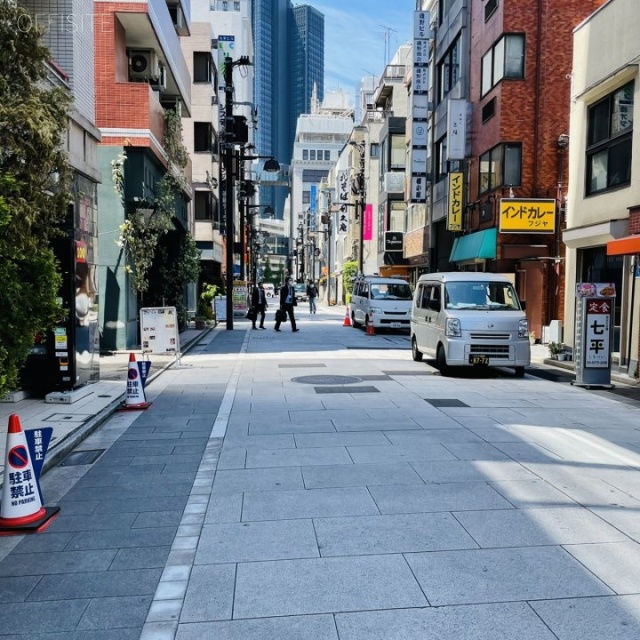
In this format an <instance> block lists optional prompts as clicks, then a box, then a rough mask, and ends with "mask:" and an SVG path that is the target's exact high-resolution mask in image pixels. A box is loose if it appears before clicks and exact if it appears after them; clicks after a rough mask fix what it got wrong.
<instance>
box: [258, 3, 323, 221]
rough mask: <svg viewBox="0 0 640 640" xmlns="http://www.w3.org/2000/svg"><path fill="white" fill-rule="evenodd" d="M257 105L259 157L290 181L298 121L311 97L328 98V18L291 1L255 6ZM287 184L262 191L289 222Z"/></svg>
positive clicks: (262, 196) (264, 201) (266, 200)
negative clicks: (270, 159) (276, 165)
mask: <svg viewBox="0 0 640 640" xmlns="http://www.w3.org/2000/svg"><path fill="white" fill-rule="evenodd" d="M252 23H253V36H254V46H255V52H256V55H255V62H254V73H255V92H254V97H255V104H256V107H257V110H258V117H259V120H260V124H259V127H258V130H257V132H256V150H257V152H258V154H259V155H263V156H272V157H275V158H276V159H277V160H278V162H279V163H280V165H281V166H282V167H283V172H284V174H285V175H286V174H287V172H288V165H289V164H290V162H291V158H292V153H293V142H294V139H295V130H296V122H297V118H298V116H299V115H300V114H301V113H304V112H305V111H309V110H310V109H309V107H310V102H311V95H312V93H313V91H314V87H315V91H316V95H317V96H318V98H319V99H320V100H322V97H323V92H324V89H323V88H324V84H323V82H324V80H323V79H324V17H323V15H322V14H321V13H319V12H318V11H316V10H315V9H313V8H312V7H310V6H307V5H301V6H297V7H295V8H294V7H293V5H292V3H291V0H253V8H252ZM283 186H285V182H284V181H283V180H282V181H280V184H274V185H266V184H263V185H262V186H261V187H260V203H261V204H264V205H269V206H271V207H272V208H273V209H274V212H275V215H276V217H277V218H280V219H282V218H284V211H285V202H286V200H287V192H286V189H284V188H282V187H283Z"/></svg>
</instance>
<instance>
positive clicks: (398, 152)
mask: <svg viewBox="0 0 640 640" xmlns="http://www.w3.org/2000/svg"><path fill="white" fill-rule="evenodd" d="M406 158H407V146H406V142H405V137H404V136H391V168H392V169H404V166H405V163H406Z"/></svg>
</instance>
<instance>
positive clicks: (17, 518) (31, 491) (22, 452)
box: [0, 413, 60, 536]
mask: <svg viewBox="0 0 640 640" xmlns="http://www.w3.org/2000/svg"><path fill="white" fill-rule="evenodd" d="M6 451H7V462H6V465H5V468H4V484H3V485H2V505H0V536H10V535H24V534H25V533H36V532H38V531H44V530H45V529H46V528H47V527H48V526H49V525H50V524H51V521H52V520H53V518H54V517H55V516H56V515H57V514H58V511H60V507H47V508H45V507H43V506H42V500H41V498H40V489H39V486H38V478H37V477H36V472H35V470H34V468H33V463H32V461H31V456H30V455H29V448H28V446H27V438H26V436H25V433H24V431H23V430H22V427H21V426H20V418H18V416H17V415H16V414H15V413H14V414H12V415H10V416H9V428H8V429H7V449H6Z"/></svg>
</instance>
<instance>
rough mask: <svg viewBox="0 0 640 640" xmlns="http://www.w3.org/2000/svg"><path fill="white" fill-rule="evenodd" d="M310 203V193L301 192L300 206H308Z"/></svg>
mask: <svg viewBox="0 0 640 640" xmlns="http://www.w3.org/2000/svg"><path fill="white" fill-rule="evenodd" d="M310 203H311V191H303V192H302V204H310Z"/></svg>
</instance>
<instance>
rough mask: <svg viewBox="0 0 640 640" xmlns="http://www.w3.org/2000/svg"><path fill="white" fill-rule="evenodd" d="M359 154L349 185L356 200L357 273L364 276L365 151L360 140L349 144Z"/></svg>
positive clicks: (363, 143) (364, 143)
mask: <svg viewBox="0 0 640 640" xmlns="http://www.w3.org/2000/svg"><path fill="white" fill-rule="evenodd" d="M349 144H350V145H351V146H353V147H354V148H355V149H356V151H358V154H359V156H360V157H359V163H358V173H357V174H356V176H355V178H354V179H353V181H352V183H351V193H352V194H353V195H355V196H357V200H356V220H357V221H359V222H360V239H359V243H358V272H359V273H360V274H361V275H362V274H364V208H365V181H364V167H365V149H366V142H365V141H364V140H361V141H360V142H356V141H355V140H352V141H351V142H349Z"/></svg>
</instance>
